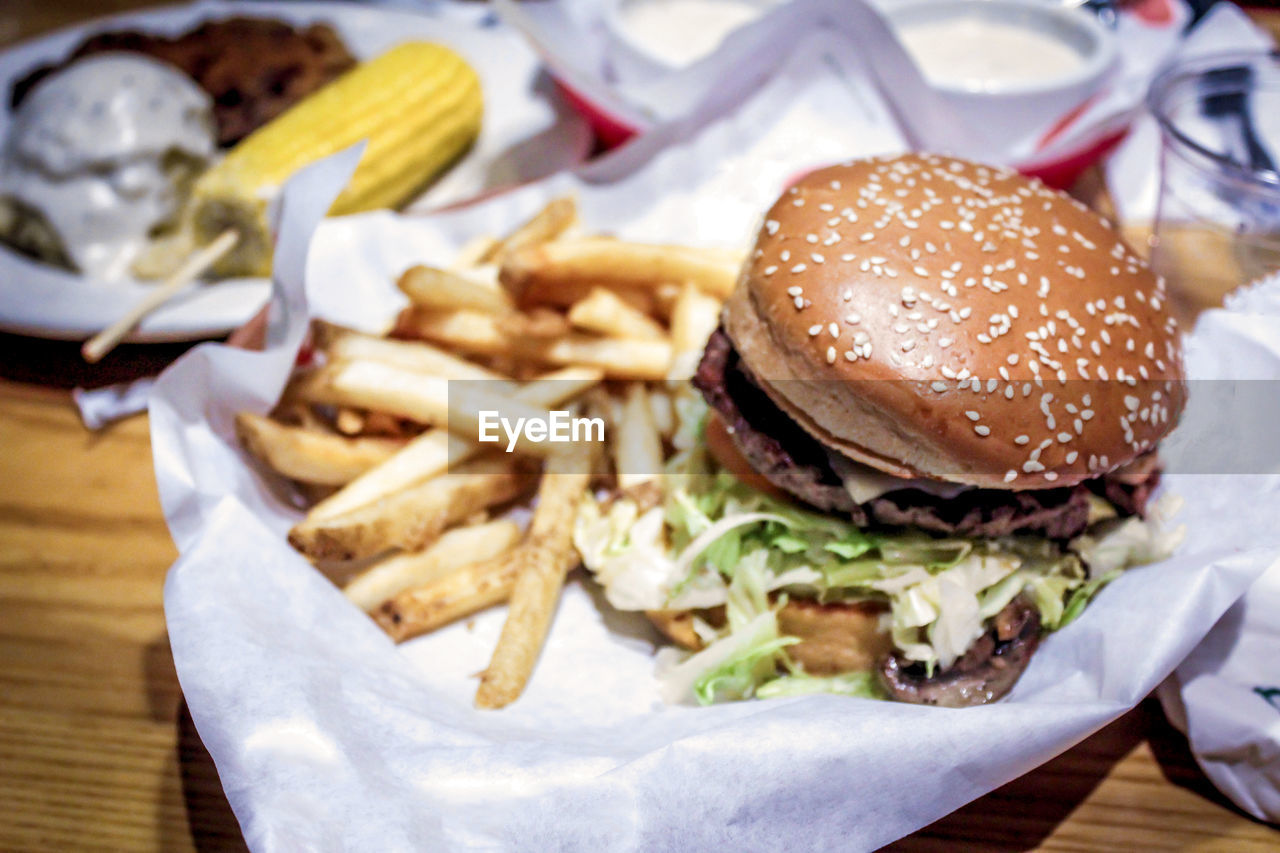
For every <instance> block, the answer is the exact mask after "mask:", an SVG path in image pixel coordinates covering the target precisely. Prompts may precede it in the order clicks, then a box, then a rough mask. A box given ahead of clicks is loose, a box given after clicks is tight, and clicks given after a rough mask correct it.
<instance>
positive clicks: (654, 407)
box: [649, 388, 676, 439]
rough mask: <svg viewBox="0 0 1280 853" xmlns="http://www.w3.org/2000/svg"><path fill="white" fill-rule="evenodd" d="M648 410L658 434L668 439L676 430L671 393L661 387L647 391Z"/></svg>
mask: <svg viewBox="0 0 1280 853" xmlns="http://www.w3.org/2000/svg"><path fill="white" fill-rule="evenodd" d="M649 412H650V414H652V415H653V425H654V426H655V427H657V428H658V434H659V435H661V436H662V437H663V438H666V439H670V438H671V436H672V435H674V434H675V431H676V407H675V406H674V405H673V404H672V402H671V395H670V394H668V393H667V392H666V391H665V390H663V389H662V388H653V389H651V390H650V391H649Z"/></svg>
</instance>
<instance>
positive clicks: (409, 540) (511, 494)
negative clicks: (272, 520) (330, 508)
mask: <svg viewBox="0 0 1280 853" xmlns="http://www.w3.org/2000/svg"><path fill="white" fill-rule="evenodd" d="M532 479H533V478H532V475H531V474H530V471H529V469H527V468H526V467H525V466H524V465H523V464H521V461H520V460H519V459H518V458H517V457H515V456H512V455H509V454H506V453H497V454H490V455H488V456H482V457H480V458H479V459H475V460H473V461H471V462H467V463H464V464H462V465H459V466H457V467H455V468H454V469H453V470H452V471H451V472H450V473H448V474H442V475H440V476H438V477H434V478H432V479H430V480H426V481H424V482H422V483H419V484H417V485H415V486H411V487H410V488H408V489H404V490H402V491H399V492H395V493H393V494H391V495H388V496H387V497H385V498H383V499H382V500H379V501H377V502H375V503H374V504H371V505H369V506H366V507H361V508H358V509H356V510H353V511H352V512H349V513H345V514H341V515H335V516H330V517H326V518H321V519H318V520H312V519H310V518H306V519H303V520H302V521H300V522H299V523H298V524H296V525H294V527H293V529H292V530H290V531H289V544H290V545H292V546H293V547H294V548H295V549H297V550H298V551H300V552H302V553H303V554H306V555H307V556H308V557H311V558H313V559H317V560H354V559H360V558H363V557H372V556H375V555H377V554H381V553H382V552H383V551H386V550H388V549H391V548H401V549H403V550H406V551H416V550H419V549H421V548H424V547H426V546H427V545H428V544H429V543H431V542H433V541H435V540H436V539H437V538H438V537H439V536H440V534H441V533H443V532H444V531H445V529H446V528H448V527H450V526H452V525H454V524H457V523H459V522H460V521H463V520H464V519H466V518H468V517H470V516H471V515H472V514H474V513H476V512H479V511H480V510H483V509H487V508H489V507H491V506H495V505H498V504H502V503H506V502H507V501H510V500H511V499H513V498H515V497H516V496H518V495H519V494H521V493H522V492H524V491H525V489H527V488H528V487H529V485H530V484H531V482H532Z"/></svg>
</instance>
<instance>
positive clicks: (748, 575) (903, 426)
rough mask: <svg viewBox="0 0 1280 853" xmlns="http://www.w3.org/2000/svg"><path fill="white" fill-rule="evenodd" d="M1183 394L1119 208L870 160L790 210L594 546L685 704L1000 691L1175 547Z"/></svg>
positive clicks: (952, 697) (589, 542)
mask: <svg viewBox="0 0 1280 853" xmlns="http://www.w3.org/2000/svg"><path fill="white" fill-rule="evenodd" d="M695 389H696V390H695ZM1185 396H1186V387H1185V380H1184V376H1183V369H1182V359H1181V353H1180V349H1179V339H1178V334H1177V328H1176V325H1175V322H1174V320H1173V318H1172V316H1171V315H1170V313H1169V307H1168V299H1167V296H1166V293H1165V289H1164V284H1163V282H1162V281H1161V280H1160V279H1159V278H1158V277H1157V276H1155V275H1153V274H1152V273H1151V272H1150V270H1149V269H1148V268H1147V265H1146V264H1145V263H1144V261H1143V260H1142V259H1140V258H1139V257H1137V256H1136V255H1135V254H1134V253H1133V252H1132V250H1131V249H1130V248H1129V247H1128V246H1126V245H1125V243H1124V242H1123V241H1122V240H1121V239H1120V238H1119V237H1118V235H1117V234H1116V232H1115V231H1114V229H1113V228H1112V227H1111V226H1110V225H1109V224H1108V223H1107V222H1106V221H1105V220H1103V219H1102V218H1101V217H1100V216H1098V215H1097V214H1095V213H1093V212H1092V211H1090V210H1089V209H1088V208H1086V207H1085V206H1083V205H1081V204H1080V203H1079V202H1077V201H1075V200H1073V199H1071V198H1070V197H1068V196H1066V195H1063V194H1061V193H1058V192H1056V191H1053V190H1051V189H1048V188H1046V187H1045V186H1044V185H1042V184H1040V183H1039V182H1037V181H1035V180H1032V179H1029V178H1027V177H1024V176H1022V175H1019V174H1017V173H1015V172H1012V171H1008V170H1005V169H1000V168H995V167H990V166H984V165H980V164H976V163H971V162H967V161H964V160H959V159H954V158H950V157H941V156H931V155H925V154H911V155H905V156H899V157H889V158H879V159H873V160H862V161H853V162H848V163H844V164H841V165H838V166H833V167H830V168H825V169H821V170H819V171H816V172H813V173H811V174H809V175H807V176H806V177H804V178H803V179H801V180H800V181H798V182H797V183H796V184H795V185H793V186H791V187H790V188H789V189H787V190H786V191H785V192H784V193H783V195H782V197H781V198H779V199H778V200H777V202H775V203H774V205H773V206H772V208H770V210H769V211H768V213H767V214H766V215H765V217H764V219H763V223H762V225H761V227H760V229H759V232H758V234H757V237H756V239H755V244H754V246H753V248H752V250H751V252H750V254H749V256H748V258H747V260H746V262H745V264H744V266H743V268H742V271H741V274H740V277H739V280H738V283H737V286H736V289H735V290H734V292H733V294H732V296H731V297H730V298H729V300H728V301H727V302H726V304H725V306H724V309H723V312H722V315H721V325H720V328H718V329H717V330H716V331H715V332H714V333H713V334H712V335H711V337H710V340H709V341H708V343H707V345H706V350H705V352H704V353H703V355H702V359H701V362H700V364H698V366H697V369H696V373H695V375H694V377H693V382H692V387H686V388H685V389H684V390H683V391H677V400H678V403H677V408H678V412H679V416H680V423H681V428H680V430H679V432H678V433H677V435H676V437H675V439H674V440H673V441H674V445H675V452H674V455H673V456H672V458H671V460H670V462H669V463H668V470H667V471H666V472H665V476H664V477H663V478H662V480H661V483H662V490H661V492H662V494H661V495H651V496H649V497H648V498H645V497H644V496H639V495H631V496H626V495H624V496H614V497H612V498H608V499H604V500H598V501H592V502H588V504H587V506H585V507H584V509H583V512H582V514H581V515H580V517H579V519H578V523H577V526H576V530H575V538H576V541H577V543H578V547H579V550H580V551H581V552H582V554H583V557H584V562H585V563H586V565H587V567H588V568H589V569H591V570H592V571H593V572H594V574H595V576H596V578H597V579H598V580H599V581H600V582H601V583H602V584H603V586H604V588H605V593H606V595H607V596H608V598H609V600H610V601H611V602H612V603H613V604H614V605H615V606H618V607H621V608H624V609H632V610H644V611H646V612H648V613H649V614H650V616H651V618H652V619H653V620H654V622H655V624H657V625H658V626H659V627H660V628H661V629H662V631H663V632H664V633H665V634H666V635H667V636H668V637H669V638H670V639H671V640H672V641H674V642H675V643H676V644H677V646H678V647H680V648H681V649H682V650H681V651H678V652H674V651H673V652H664V653H663V664H662V667H661V670H662V671H661V675H662V680H663V688H664V692H665V695H666V696H667V697H668V698H669V699H672V700H676V701H679V700H684V699H690V698H693V699H697V700H698V701H702V702H711V701H720V700H725V699H737V698H747V697H751V696H756V697H768V696H781V695H795V694H799V693H810V692H834V693H846V694H852V695H859V696H876V697H881V698H891V699H896V700H900V701H907V702H916V703H924V704H933V705H944V706H963V705H973V704H980V703H984V702H989V701H992V700H995V699H998V698H999V697H1001V696H1002V695H1004V694H1005V693H1006V692H1008V691H1009V690H1010V689H1011V688H1012V686H1013V685H1014V683H1015V682H1016V681H1017V679H1018V677H1019V676H1020V675H1021V673H1022V672H1023V671H1024V669H1025V668H1026V666H1027V664H1028V661H1029V660H1030V659H1031V656H1032V655H1033V653H1034V652H1035V651H1036V649H1037V646H1038V645H1039V643H1040V642H1041V640H1042V638H1043V636H1044V635H1045V634H1046V633H1047V632H1050V631H1053V630H1056V629H1058V628H1061V627H1062V626H1064V625H1066V624H1067V623H1068V622H1070V621H1071V620H1072V619H1074V618H1075V617H1076V616H1078V615H1079V613H1080V612H1081V611H1082V609H1083V608H1084V607H1085V605H1086V604H1087V603H1088V601H1089V600H1090V598H1091V597H1092V596H1093V595H1095V594H1096V593H1097V592H1098V591H1099V590H1100V589H1101V588H1102V587H1103V586H1104V585H1105V584H1106V583H1107V582H1109V581H1110V580H1112V579H1113V578H1114V577H1116V576H1117V575H1118V574H1119V573H1120V572H1121V571H1123V570H1124V569H1125V568H1127V567H1129V566H1132V565H1137V564H1139V563H1143V562H1150V561H1153V560H1157V559H1159V558H1161V557H1163V556H1164V555H1166V554H1168V553H1169V551H1170V550H1171V549H1172V548H1173V547H1174V546H1175V545H1176V540H1177V535H1178V534H1177V531H1170V530H1168V529H1166V527H1165V526H1164V525H1162V524H1161V523H1160V522H1161V518H1162V514H1161V513H1160V512H1158V511H1153V507H1154V504H1153V501H1152V493H1153V491H1154V490H1155V488H1156V486H1157V484H1158V481H1159V477H1160V465H1159V462H1158V458H1157V453H1156V448H1157V444H1158V443H1159V441H1160V440H1161V438H1162V437H1163V436H1164V435H1166V434H1167V433H1168V432H1169V431H1170V430H1171V429H1172V428H1173V427H1174V426H1175V424H1176V423H1177V420H1178V417H1179V414H1180V413H1181V411H1182V408H1183V405H1184V402H1185ZM1165 515H1167V513H1165Z"/></svg>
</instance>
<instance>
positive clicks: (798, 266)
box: [791, 264, 808, 274]
mask: <svg viewBox="0 0 1280 853" xmlns="http://www.w3.org/2000/svg"><path fill="white" fill-rule="evenodd" d="M807 269H808V267H806V266H805V265H804V264H796V265H795V266H794V267H792V268H791V272H792V273H793V274H794V273H799V272H804V271H805V270H807Z"/></svg>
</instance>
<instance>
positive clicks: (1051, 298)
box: [724, 154, 1186, 489]
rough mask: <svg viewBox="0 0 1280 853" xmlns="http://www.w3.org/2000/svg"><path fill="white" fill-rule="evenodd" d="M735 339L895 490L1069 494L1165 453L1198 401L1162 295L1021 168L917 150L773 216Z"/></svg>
mask: <svg viewBox="0 0 1280 853" xmlns="http://www.w3.org/2000/svg"><path fill="white" fill-rule="evenodd" d="M724 324H725V331H726V332H727V333H728V335H729V337H730V338H731V339H732V340H733V342H734V346H735V347H736V348H737V350H738V352H739V354H740V355H741V357H742V360H743V362H744V363H745V365H746V367H747V368H748V369H749V370H750V372H751V373H752V375H753V376H754V378H755V379H756V380H757V382H758V383H759V384H760V386H761V387H762V388H763V389H764V390H765V391H766V392H767V393H768V394H769V396H770V397H771V398H772V399H773V400H774V401H775V402H777V403H778V405H779V406H780V407H781V408H782V409H783V410H784V411H785V412H787V413H788V414H789V415H791V416H792V417H793V418H794V419H795V420H796V421H797V422H798V423H799V424H800V425H801V426H803V427H804V428H805V429H806V430H807V431H808V432H810V433H811V434H812V435H813V436H814V437H816V438H817V439H819V440H820V441H822V442H823V443H825V444H826V445H827V446H829V447H830V448H831V449H833V450H835V451H838V452H839V453H841V454H843V455H845V456H847V457H849V458H851V459H854V460H857V461H859V462H863V463H865V464H867V465H871V466H872V467H875V468H878V469H880V470H882V471H885V472H887V473H890V474H894V475H897V476H900V477H927V478H932V479H938V480H945V481H949V482H954V483H965V484H970V485H974V486H983V487H988V488H1004V489H1036V488H1052V487H1061V486H1068V485H1073V484H1075V483H1078V482H1080V481H1082V480H1086V479H1089V478H1092V477H1097V476H1100V475H1101V474H1104V473H1106V472H1107V471H1110V470H1113V469H1115V468H1118V467H1120V466H1122V465H1124V464H1125V463H1126V462H1129V461H1131V460H1132V459H1133V458H1135V457H1137V456H1139V455H1141V454H1143V453H1145V452H1147V451H1148V450H1151V449H1152V448H1153V447H1154V446H1155V444H1156V443H1157V442H1158V441H1159V440H1160V439H1161V438H1162V437H1163V436H1164V435H1165V434H1166V433H1167V432H1168V431H1169V430H1171V429H1172V428H1173V426H1174V425H1175V423H1176V422H1177V419H1178V416H1179V414H1180V413H1181V411H1182V407H1183V405H1184V403H1185V399H1186V388H1185V384H1184V380H1183V371H1182V357H1181V352H1180V348H1179V340H1178V335H1177V326H1176V324H1175V322H1174V319H1173V317H1172V316H1171V315H1170V313H1169V309H1168V299H1167V297H1166V294H1165V287H1164V282H1163V281H1162V280H1161V279H1160V278H1158V277H1157V276H1155V275H1153V274H1152V273H1151V271H1150V270H1149V269H1148V268H1147V265H1146V263H1145V262H1144V261H1143V260H1142V259H1141V258H1139V257H1137V256H1136V255H1135V254H1134V253H1133V252H1132V250H1130V249H1129V247H1128V246H1126V245H1125V244H1124V242H1123V241H1122V240H1121V239H1120V238H1119V236H1118V235H1117V234H1116V232H1115V231H1114V230H1113V229H1112V227H1111V226H1110V225H1109V224H1108V223H1107V222H1106V221H1105V220H1104V219H1102V217H1100V216H1098V215H1097V214H1095V213H1093V212H1092V211H1090V210H1089V209H1088V208H1086V207H1085V206H1084V205H1082V204H1080V203H1079V202H1077V201H1075V200H1074V199H1072V198H1070V197H1068V196H1066V195H1064V194H1062V193H1059V192H1055V191H1053V190H1050V189H1048V188H1046V187H1045V186H1044V185H1043V184H1041V183H1040V182H1038V181H1035V180H1032V179H1029V178H1026V177H1023V176H1021V175H1019V174H1017V173H1015V172H1012V171H1009V170H1006V169H1000V168H996V167H990V166H982V165H978V164H975V163H970V162H967V161H964V160H957V159H954V158H950V157H939V156H931V155H925V154H910V155H904V156H901V157H887V158H878V159H875V160H862V161H855V162H850V163H845V164H842V165H839V166H833V167H830V168H827V169H822V170H819V171H817V172H813V173H811V174H810V175H808V176H807V177H805V178H804V179H802V180H801V181H800V182H799V183H797V184H796V185H794V186H793V187H791V188H790V189H789V190H787V191H786V192H785V193H783V195H782V197H781V198H780V199H778V201H777V202H776V203H775V204H774V205H773V207H772V208H771V209H770V210H769V213H768V214H767V215H766V217H765V220H764V224H763V226H762V228H761V230H760V233H759V235H758V236H757V238H756V243H755V248H754V251H753V252H752V253H751V256H750V257H749V258H748V260H747V262H746V264H745V265H744V267H743V270H742V274H741V276H740V278H739V281H738V285H737V288H736V289H735V291H734V293H733V295H732V296H731V297H730V299H729V301H728V303H727V304H726V306H725V313H724Z"/></svg>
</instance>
